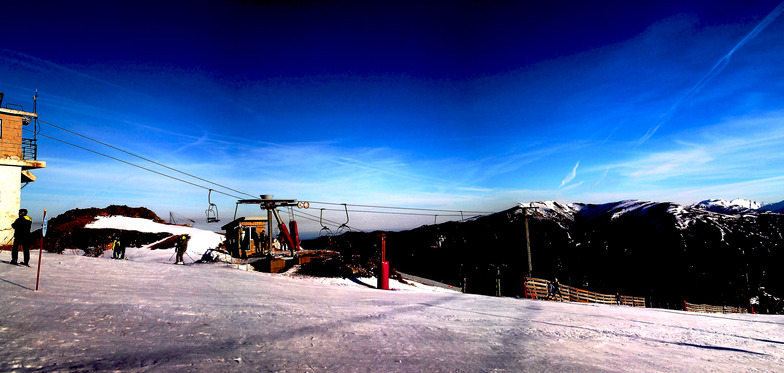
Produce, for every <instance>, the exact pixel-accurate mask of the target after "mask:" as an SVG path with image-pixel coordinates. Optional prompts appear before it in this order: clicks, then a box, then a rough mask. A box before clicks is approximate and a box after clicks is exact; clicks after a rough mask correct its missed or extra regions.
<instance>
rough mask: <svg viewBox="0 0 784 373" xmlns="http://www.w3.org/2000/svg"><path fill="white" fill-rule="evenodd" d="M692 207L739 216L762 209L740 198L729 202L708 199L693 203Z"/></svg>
mask: <svg viewBox="0 0 784 373" xmlns="http://www.w3.org/2000/svg"><path fill="white" fill-rule="evenodd" d="M692 207H695V208H700V209H703V210H708V211H713V212H719V213H723V214H741V213H752V212H756V211H757V210H759V209H761V208H762V207H763V204H761V203H759V202H756V201H750V200H747V199H742V198H736V199H733V200H731V201H726V200H723V199H708V200H704V201H701V202H698V203H695V204H694V205H692Z"/></svg>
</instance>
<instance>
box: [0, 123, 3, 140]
mask: <svg viewBox="0 0 784 373" xmlns="http://www.w3.org/2000/svg"><path fill="white" fill-rule="evenodd" d="M2 138H3V118H0V139H2Z"/></svg>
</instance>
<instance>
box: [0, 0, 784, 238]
mask: <svg viewBox="0 0 784 373" xmlns="http://www.w3.org/2000/svg"><path fill="white" fill-rule="evenodd" d="M783 10H784V8H783V6H782V5H780V4H779V2H776V1H725V2H714V1H686V2H683V1H677V2H669V1H650V2H648V1H640V2H630V1H623V2H620V1H618V2H596V3H594V2H570V1H521V2H511V1H510V2H507V1H485V2H480V1H444V2H441V1H423V2H368V1H357V2H352V1H328V2H309V1H298V2H284V1H244V2H242V1H236V2H228V1H227V2H217V1H216V2H187V3H182V4H180V3H178V4H159V3H157V2H138V1H134V2H124V1H109V2H106V1H101V2H80V1H76V2H47V1H36V2H18V4H13V3H12V4H9V3H8V2H4V3H3V4H1V5H0V14H2V15H3V36H2V37H3V40H4V42H3V44H2V47H0V91H3V92H5V93H6V99H5V102H6V103H8V102H11V103H18V104H23V105H25V108H27V109H32V100H31V96H32V94H33V93H34V91H35V89H36V88H37V89H38V90H39V95H40V96H39V101H38V112H39V115H40V118H41V119H42V120H45V121H47V122H51V123H54V124H57V125H59V126H64V127H67V128H69V129H71V130H73V131H77V132H79V133H82V134H84V135H87V136H90V137H94V138H97V139H99V140H101V141H104V142H106V143H109V144H111V145H114V146H117V147H121V148H123V149H125V150H129V151H132V152H134V153H138V154H140V155H143V156H145V157H148V158H150V159H153V160H155V161H158V162H162V163H165V164H167V165H169V166H172V167H175V168H177V169H180V170H183V171H186V172H189V173H192V174H195V175H197V176H201V177H203V178H206V179H210V180H214V181H216V182H218V183H220V184H223V185H226V186H229V187H232V188H234V189H237V190H240V191H243V192H248V193H251V194H261V193H270V194H275V195H276V196H277V197H282V198H297V199H300V200H315V201H328V202H336V203H355V204H381V205H394V206H407V207H423V208H436V209H439V208H444V209H458V210H480V211H495V210H500V209H504V208H508V207H510V206H512V205H514V204H515V203H518V202H527V201H534V200H557V201H562V202H586V203H601V202H610V201H617V200H621V199H643V200H655V201H673V202H679V203H693V202H697V201H699V200H702V199H708V198H725V199H730V198H748V199H755V200H758V201H767V202H778V201H781V200H784V188H782V186H783V185H784V159H782V158H784V156H783V155H782V153H781V151H780V149H782V148H784V147H783V145H784V144H782V143H783V142H784V121H782V119H783V118H782V114H784V111H782V102H784V100H783V99H784V97H782V96H784V89H782V88H784V87H782V85H784V79H782V78H784V68H783V67H782V66H784V64H782V63H781V61H782V60H784V59H783V58H782V57H784V56H782V55H783V54H784V47H782V46H784V24H783V23H784V17H780V13H781V12H782V11H783ZM766 17H767V18H766ZM41 133H42V134H45V135H48V136H53V137H56V138H59V139H62V140H66V141H71V142H74V143H77V144H79V145H82V146H87V147H90V148H92V149H95V150H99V151H102V152H106V153H108V154H111V155H113V156H116V157H118V158H122V159H126V160H128V161H132V162H135V163H139V164H143V163H144V162H142V161H139V160H138V159H133V158H129V157H127V155H124V154H122V153H117V152H115V151H113V150H111V149H108V148H102V147H100V146H99V145H97V144H95V143H90V142H88V141H85V140H84V139H80V138H78V137H75V136H73V135H70V134H68V133H65V132H62V131H60V130H58V129H56V128H52V127H49V126H47V125H43V126H42V132H41ZM40 159H42V160H45V161H47V162H48V167H47V168H46V169H44V170H39V171H37V172H36V175H38V176H39V181H36V182H35V183H33V184H31V185H30V186H28V187H26V188H25V189H24V190H23V204H24V205H25V206H27V207H28V208H31V209H33V210H36V209H43V208H49V209H50V210H52V211H53V212H55V213H57V212H63V211H65V210H67V209H71V208H76V207H90V206H96V207H103V206H105V205H107V204H111V203H120V204H128V205H132V206H146V207H150V208H152V209H153V210H154V211H156V212H157V213H158V214H160V215H162V216H166V215H168V212H169V211H173V212H175V213H178V214H181V215H186V216H192V217H194V218H201V217H202V216H203V210H204V209H205V208H206V204H207V201H206V199H207V197H206V191H204V190H203V189H200V188H197V187H193V186H190V185H187V184H183V183H178V182H176V181H172V180H169V179H165V178H161V177H160V176H157V175H154V174H151V173H147V172H145V171H142V170H138V169H135V168H133V167H130V166H127V165H124V164H122V163H119V162H116V161H112V160H109V159H106V158H102V157H98V156H95V155H93V154H91V153H88V152H85V151H82V150H79V149H75V148H72V147H68V146H65V145H62V144H60V143H57V142H55V141H52V140H49V139H46V138H41V139H40ZM145 166H149V167H151V168H155V169H156V170H159V171H162V172H167V173H170V172H168V171H165V170H161V169H159V168H156V167H154V166H153V165H150V164H146V165H145ZM175 176H181V175H175ZM192 181H194V180H192ZM194 182H197V183H199V184H203V183H202V182H198V181H194ZM216 189H220V188H217V187H216ZM213 199H214V200H215V202H216V203H218V205H219V207H220V208H221V211H222V213H223V214H224V215H225V218H226V219H228V218H229V217H230V215H233V209H234V199H233V198H230V197H227V196H222V195H220V194H218V195H217V196H214V198H213ZM311 212H313V211H311ZM317 212H318V211H316V212H315V213H317ZM245 214H251V212H246V213H245ZM329 214H332V215H331V218H332V219H334V220H337V221H340V220H341V219H342V218H341V217H340V214H339V213H329ZM351 220H352V222H353V223H355V224H356V225H357V226H359V227H360V228H363V229H372V228H389V227H392V228H396V227H405V226H409V227H410V226H416V225H418V224H422V223H430V222H432V220H433V218H432V217H429V218H428V217H421V218H418V219H412V218H410V217H407V218H404V217H395V216H391V217H390V216H376V215H361V214H357V215H356V216H354V217H352V218H351Z"/></svg>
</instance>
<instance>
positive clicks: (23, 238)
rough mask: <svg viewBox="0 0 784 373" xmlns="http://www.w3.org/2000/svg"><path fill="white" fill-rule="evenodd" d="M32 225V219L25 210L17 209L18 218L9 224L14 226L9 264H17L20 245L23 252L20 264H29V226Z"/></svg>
mask: <svg viewBox="0 0 784 373" xmlns="http://www.w3.org/2000/svg"><path fill="white" fill-rule="evenodd" d="M32 225H33V219H31V218H30V217H29V216H27V210H26V209H21V210H19V218H18V219H16V220H15V221H14V222H13V223H12V224H11V228H14V248H13V250H12V251H11V264H14V265H16V264H17V260H18V259H19V248H20V247H21V248H22V251H23V252H24V262H22V265H25V266H28V267H29V266H30V264H29V263H30V227H31V226H32Z"/></svg>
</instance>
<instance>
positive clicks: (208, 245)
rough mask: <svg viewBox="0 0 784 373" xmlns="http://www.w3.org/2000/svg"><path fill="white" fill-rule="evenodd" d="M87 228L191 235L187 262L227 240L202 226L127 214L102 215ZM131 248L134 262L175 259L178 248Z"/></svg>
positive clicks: (108, 255) (129, 253) (129, 254)
mask: <svg viewBox="0 0 784 373" xmlns="http://www.w3.org/2000/svg"><path fill="white" fill-rule="evenodd" d="M85 228H88V229H121V230H126V231H138V232H147V233H159V232H165V233H171V234H172V235H180V234H187V235H189V236H190V237H191V239H190V241H188V251H186V253H187V255H185V256H184V260H185V263H192V262H194V261H196V260H199V259H201V257H202V255H204V253H205V252H207V250H209V249H214V248H217V247H218V245H219V244H220V243H221V242H223V238H224V237H223V235H221V234H218V233H215V232H212V231H207V230H203V229H198V228H191V227H183V226H179V225H170V224H161V223H156V222H154V221H152V220H148V219H142V218H129V217H126V216H98V217H96V220H95V221H94V222H92V223H90V224H88V225H87V226H85ZM154 244H155V243H153V244H151V245H146V246H143V247H129V248H127V249H126V251H125V257H126V258H128V259H130V260H134V261H147V262H172V254H174V250H171V249H170V250H150V246H152V245H154ZM102 256H103V257H104V258H111V257H112V252H111V251H106V252H104V254H103V255H102Z"/></svg>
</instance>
